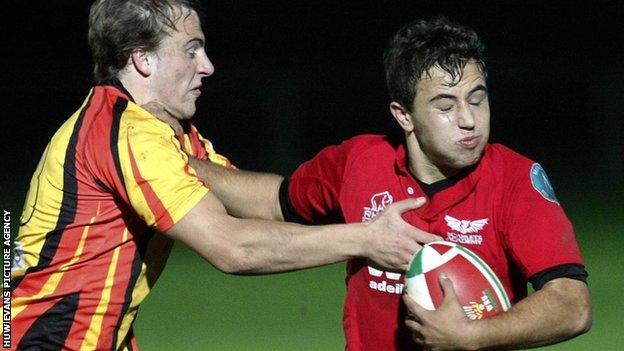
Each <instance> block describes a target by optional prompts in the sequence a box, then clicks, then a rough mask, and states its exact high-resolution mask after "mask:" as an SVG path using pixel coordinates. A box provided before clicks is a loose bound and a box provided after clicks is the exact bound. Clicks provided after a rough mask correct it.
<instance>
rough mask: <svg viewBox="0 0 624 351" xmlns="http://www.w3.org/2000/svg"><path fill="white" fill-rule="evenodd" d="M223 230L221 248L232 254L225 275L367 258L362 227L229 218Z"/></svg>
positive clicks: (366, 236) (366, 237)
mask: <svg viewBox="0 0 624 351" xmlns="http://www.w3.org/2000/svg"><path fill="white" fill-rule="evenodd" d="M225 226H226V227H227V230H228V231H227V232H225V231H223V233H230V234H228V235H227V237H224V238H223V240H224V244H226V245H227V246H228V247H230V249H231V250H232V252H231V255H230V257H231V258H232V260H231V262H232V263H233V266H230V267H229V268H228V270H229V273H235V274H262V273H271V272H284V271H291V270H297V269H302V268H309V267H316V266H322V265H326V264H331V263H335V262H339V261H344V260H347V259H350V258H353V257H361V256H367V252H366V248H367V247H368V245H367V240H368V237H369V236H368V234H367V228H366V225H364V224H357V225H348V226H347V225H331V226H314V227H311V226H302V225H298V224H293V223H283V222H281V223H276V222H269V221H265V220H257V219H234V218H231V219H230V220H229V221H228V223H227V224H225ZM223 229H225V228H223ZM217 230H219V229H217ZM219 231H220V230H219ZM214 232H215V231H213V233H214ZM213 235H214V234H213ZM225 241H227V243H225ZM215 254H216V255H219V253H215ZM202 256H204V257H206V256H208V257H210V256H212V255H210V254H209V253H207V255H202Z"/></svg>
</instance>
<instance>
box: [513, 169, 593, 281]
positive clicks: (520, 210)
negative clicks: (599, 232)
mask: <svg viewBox="0 0 624 351" xmlns="http://www.w3.org/2000/svg"><path fill="white" fill-rule="evenodd" d="M511 184H512V185H511V186H510V187H509V188H508V189H506V191H505V196H504V211H502V212H501V215H502V218H501V221H503V222H504V223H505V225H504V233H505V238H504V240H505V242H506V245H507V246H508V252H509V253H510V254H511V256H512V259H513V260H514V261H515V263H516V264H517V265H518V267H520V269H521V270H522V273H523V275H524V276H525V278H528V277H530V276H532V275H534V274H536V273H538V272H541V271H544V270H546V269H549V268H552V267H555V266H559V265H564V264H579V265H582V264H583V260H582V258H581V254H580V250H579V247H578V244H577V242H576V237H575V234H574V229H573V227H572V223H571V222H570V220H569V219H568V218H567V216H566V214H565V213H564V211H563V209H562V207H561V205H560V204H559V202H558V200H557V198H556V196H555V192H554V189H553V187H552V186H551V184H550V181H549V180H548V177H547V176H546V173H545V172H544V170H543V169H542V167H541V166H540V165H539V164H538V163H533V164H527V165H522V166H520V171H519V175H517V176H516V177H515V181H513V182H511Z"/></svg>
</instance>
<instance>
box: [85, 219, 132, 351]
mask: <svg viewBox="0 0 624 351" xmlns="http://www.w3.org/2000/svg"><path fill="white" fill-rule="evenodd" d="M126 240H128V229H124V232H123V239H122V241H123V242H125V241H126ZM120 251H121V246H118V247H117V248H116V249H115V251H113V259H112V260H111V263H110V265H109V266H108V274H107V275H106V281H105V282H104V289H102V297H101V298H100V302H99V304H98V306H97V308H96V309H95V314H94V315H93V318H92V319H91V324H90V325H89V329H88V330H87V334H86V335H85V338H84V340H83V341H82V345H80V349H81V350H93V349H95V347H96V346H97V342H98V339H99V337H100V332H101V331H102V320H103V319H104V315H105V314H106V310H107V308H108V303H109V302H110V296H111V291H112V290H113V283H114V279H115V271H116V269H117V261H118V260H119V252H120Z"/></svg>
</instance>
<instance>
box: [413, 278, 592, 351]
mask: <svg viewBox="0 0 624 351" xmlns="http://www.w3.org/2000/svg"><path fill="white" fill-rule="evenodd" d="M440 284H441V285H442V288H443V290H444V294H445V296H444V300H443V303H442V305H441V306H440V308H439V309H438V310H436V311H428V310H425V309H424V308H422V307H421V306H420V305H418V303H416V302H415V301H414V300H413V299H411V298H410V297H409V296H408V295H404V298H403V300H404V301H405V304H406V306H407V309H408V314H409V315H411V316H413V317H410V318H408V319H407V320H406V325H407V327H408V328H409V329H410V330H412V331H413V337H414V340H415V341H416V342H417V343H420V344H422V345H427V346H428V347H430V348H432V349H435V350H456V349H461V350H477V349H478V350H489V349H494V350H517V349H520V348H530V347H538V346H543V345H550V344H554V343H557V342H560V341H564V340H567V339H570V338H573V337H574V336H577V335H579V334H582V333H584V332H586V331H587V330H589V328H590V326H591V302H590V298H589V291H588V288H587V285H586V284H585V283H584V282H581V281H578V280H574V279H569V278H557V279H553V280H551V281H550V282H548V283H546V284H545V285H544V287H543V288H542V289H540V290H538V291H536V292H535V293H533V294H531V295H529V296H528V297H526V298H525V299H523V300H521V301H519V302H518V303H517V304H515V305H514V306H512V307H511V308H510V309H509V310H508V311H507V312H505V313H502V314H499V315H497V316H494V317H490V318H487V319H482V320H477V321H472V320H470V319H468V318H467V317H466V316H465V314H464V313H463V311H462V308H461V306H460V304H459V301H458V300H457V297H456V295H455V291H454V289H453V284H452V282H451V280H450V279H445V278H443V277H441V278H440Z"/></svg>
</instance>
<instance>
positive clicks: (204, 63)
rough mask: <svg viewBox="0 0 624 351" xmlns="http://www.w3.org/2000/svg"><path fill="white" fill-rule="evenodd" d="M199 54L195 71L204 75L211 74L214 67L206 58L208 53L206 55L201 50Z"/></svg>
mask: <svg viewBox="0 0 624 351" xmlns="http://www.w3.org/2000/svg"><path fill="white" fill-rule="evenodd" d="M199 56H200V57H199V62H198V64H197V73H198V74H200V75H202V76H205V77H208V76H211V75H212V74H213V73H214V71H215V68H214V66H213V65H212V62H211V61H210V59H209V58H208V55H206V52H204V51H203V50H202V54H201V55H199Z"/></svg>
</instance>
